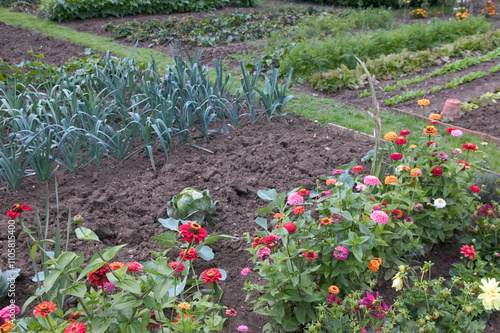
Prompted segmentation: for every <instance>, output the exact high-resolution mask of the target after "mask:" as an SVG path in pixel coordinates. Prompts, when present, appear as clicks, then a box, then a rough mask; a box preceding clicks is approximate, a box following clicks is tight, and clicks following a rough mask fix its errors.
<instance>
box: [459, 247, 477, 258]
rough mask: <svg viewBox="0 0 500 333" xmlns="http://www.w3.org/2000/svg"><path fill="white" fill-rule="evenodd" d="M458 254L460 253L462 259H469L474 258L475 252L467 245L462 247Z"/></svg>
mask: <svg viewBox="0 0 500 333" xmlns="http://www.w3.org/2000/svg"><path fill="white" fill-rule="evenodd" d="M460 253H462V254H463V255H464V257H469V258H470V259H473V258H475V257H476V251H475V250H474V247H472V246H469V245H464V246H462V248H461V249H460Z"/></svg>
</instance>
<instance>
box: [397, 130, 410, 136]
mask: <svg viewBox="0 0 500 333" xmlns="http://www.w3.org/2000/svg"><path fill="white" fill-rule="evenodd" d="M399 135H401V136H408V135H410V130H401V131H399Z"/></svg>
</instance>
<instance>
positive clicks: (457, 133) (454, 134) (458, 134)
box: [450, 130, 463, 136]
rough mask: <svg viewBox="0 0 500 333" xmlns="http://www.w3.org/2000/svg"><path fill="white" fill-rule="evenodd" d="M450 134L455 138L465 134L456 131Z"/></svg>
mask: <svg viewBox="0 0 500 333" xmlns="http://www.w3.org/2000/svg"><path fill="white" fill-rule="evenodd" d="M450 134H451V135H453V136H462V134H463V133H462V131H461V130H454V131H451V133H450Z"/></svg>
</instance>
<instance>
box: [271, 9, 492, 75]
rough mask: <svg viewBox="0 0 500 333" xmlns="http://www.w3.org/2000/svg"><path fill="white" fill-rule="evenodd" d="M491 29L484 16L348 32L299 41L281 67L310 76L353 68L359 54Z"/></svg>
mask: <svg viewBox="0 0 500 333" xmlns="http://www.w3.org/2000/svg"><path fill="white" fill-rule="evenodd" d="M490 28H491V23H488V22H487V21H486V20H485V19H484V17H477V18H469V19H467V20H464V21H455V20H453V21H441V20H437V19H436V20H433V21H431V22H430V23H429V24H423V23H420V22H419V23H414V24H411V25H404V26H402V27H401V28H398V29H394V30H390V31H386V30H377V31H375V32H372V33H359V34H357V35H352V34H348V35H345V36H342V37H337V38H328V39H325V40H305V41H302V42H298V43H297V44H296V45H295V46H294V47H293V48H292V49H291V50H290V52H289V54H288V55H287V57H285V58H284V59H283V61H282V62H281V64H280V65H281V66H280V70H281V71H282V73H287V72H288V70H289V69H290V68H292V67H293V68H294V74H296V75H298V76H302V77H309V76H311V74H313V73H315V72H319V71H327V70H331V69H336V68H339V67H340V66H341V65H342V64H344V65H346V66H347V67H349V68H351V69H353V68H355V67H356V66H357V61H356V58H355V57H356V56H357V57H358V58H360V59H361V60H363V61H366V60H367V59H374V58H377V57H379V56H381V55H384V54H389V53H399V52H401V51H402V50H403V49H407V50H409V51H418V50H425V49H431V48H433V47H435V46H440V45H442V44H445V43H450V42H453V41H455V40H456V39H458V38H459V37H461V36H467V35H473V34H478V33H484V32H486V31H488V30H489V29H490Z"/></svg>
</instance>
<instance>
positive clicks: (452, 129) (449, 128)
mask: <svg viewBox="0 0 500 333" xmlns="http://www.w3.org/2000/svg"><path fill="white" fill-rule="evenodd" d="M454 130H456V128H455V127H448V128H447V129H446V133H448V134H451V132H453V131H454Z"/></svg>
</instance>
